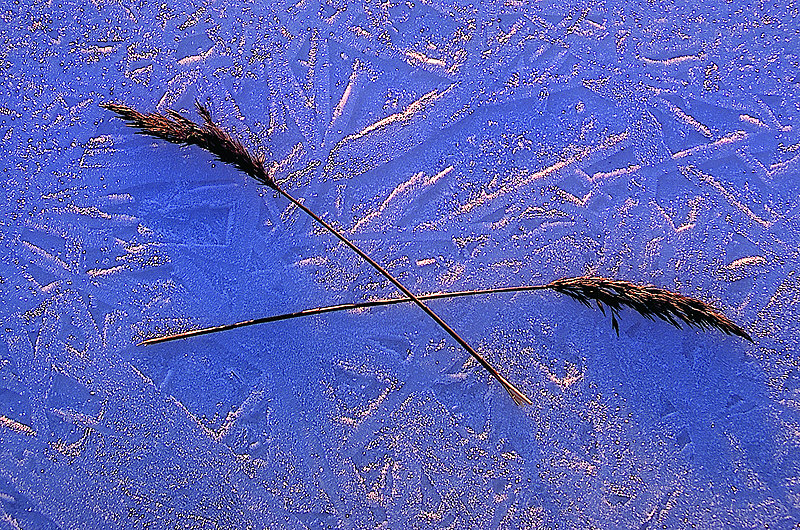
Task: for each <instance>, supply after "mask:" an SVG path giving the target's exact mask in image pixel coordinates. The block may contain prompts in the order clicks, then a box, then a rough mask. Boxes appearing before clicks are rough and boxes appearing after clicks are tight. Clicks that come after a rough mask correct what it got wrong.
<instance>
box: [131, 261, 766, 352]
mask: <svg viewBox="0 0 800 530" xmlns="http://www.w3.org/2000/svg"><path fill="white" fill-rule="evenodd" d="M545 289H551V290H554V291H556V292H559V293H562V294H566V295H568V296H571V297H572V298H575V299H577V300H578V301H580V302H581V303H583V304H584V305H586V306H588V307H589V308H591V307H592V304H591V301H592V300H594V301H595V302H596V304H597V307H598V308H599V309H600V310H601V311H603V312H604V313H605V309H604V306H605V305H607V306H608V307H609V308H610V309H611V318H612V320H611V325H612V326H613V328H614V330H615V331H616V332H617V335H619V321H618V320H617V317H618V315H619V309H620V308H621V307H622V306H628V307H630V308H632V309H634V310H635V311H638V312H639V313H640V314H642V315H644V316H645V317H647V318H648V319H650V320H654V318H653V317H658V318H660V319H662V320H665V321H666V322H669V323H670V324H672V325H674V326H675V327H677V328H680V327H681V325H680V323H679V322H678V321H677V320H676V318H677V319H678V320H681V321H683V322H685V323H686V324H688V325H689V326H690V327H697V328H700V329H711V328H715V329H718V330H721V331H723V332H724V333H727V334H729V335H737V336H739V337H742V338H745V339H747V340H749V341H751V342H752V341H753V339H752V338H750V335H748V334H747V332H746V331H745V330H743V329H742V328H741V327H739V326H738V325H736V324H735V323H733V322H732V321H731V320H730V319H729V318H728V317H726V316H725V315H723V314H721V313H718V312H717V311H716V310H715V309H714V308H713V307H711V306H710V305H709V304H707V303H705V302H703V301H702V300H698V299H696V298H689V297H687V296H683V295H681V294H678V293H675V292H672V291H668V290H666V289H661V288H659V287H653V286H650V285H637V284H635V283H631V282H626V281H621V280H609V279H607V278H600V277H587V276H583V277H577V278H563V279H560V280H556V281H554V282H551V283H548V284H543V285H522V286H516V287H496V288H492V289H476V290H471V291H456V292H449V293H432V294H425V295H419V296H418V298H419V299H420V300H440V299H443V298H458V297H462V296H476V295H487V294H500V293H517V292H523V291H542V290H545ZM406 302H411V299H410V298H384V299H380V300H370V301H367V302H357V303H350V304H338V305H330V306H323V307H314V308H311V309H303V310H301V311H295V312H292V313H284V314H281V315H272V316H268V317H262V318H256V319H252V320H245V321H242V322H236V323H234V324H223V325H220V326H212V327H208V328H201V329H195V330H190V331H183V332H181V333H175V334H173V335H164V336H160V337H151V338H149V339H145V340H143V341H142V342H140V343H139V345H140V346H146V345H150V344H159V343H161V342H169V341H172V340H178V339H187V338H190V337H197V336H199V335H208V334H210V333H219V332H221V331H228V330H231V329H237V328H243V327H247V326H255V325H257V324H266V323H268V322H278V321H281V320H289V319H292V318H298V317H305V316H311V315H321V314H323V313H334V312H338V311H349V310H352V309H367V308H371V307H379V306H388V305H395V304H402V303H406Z"/></svg>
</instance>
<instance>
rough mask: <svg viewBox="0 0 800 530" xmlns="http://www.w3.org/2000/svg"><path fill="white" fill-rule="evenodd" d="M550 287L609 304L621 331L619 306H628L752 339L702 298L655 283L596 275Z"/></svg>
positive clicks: (676, 321) (589, 304) (649, 314)
mask: <svg viewBox="0 0 800 530" xmlns="http://www.w3.org/2000/svg"><path fill="white" fill-rule="evenodd" d="M547 287H548V288H550V289H552V290H554V291H556V292H559V293H562V294H566V295H568V296H571V297H572V298H574V299H575V300H577V301H579V302H581V303H582V304H584V305H585V306H587V307H592V302H594V303H595V304H596V305H597V307H598V308H599V309H600V310H601V311H602V312H603V314H605V308H606V307H608V309H609V312H610V313H611V325H612V326H613V328H614V331H616V332H617V335H619V321H618V319H617V317H618V316H619V310H620V309H621V308H622V307H623V306H627V307H629V308H631V309H633V310H634V311H636V312H638V313H640V314H641V315H643V316H645V317H646V318H648V319H650V320H655V318H656V317H658V318H660V319H661V320H664V321H666V322H669V323H670V324H672V325H673V326H675V327H676V328H678V329H680V328H681V322H683V323H685V324H687V325H688V326H689V327H696V328H699V329H703V330H705V329H718V330H720V331H722V332H724V333H727V334H728V335H737V336H739V337H742V338H745V339H747V340H749V341H751V342H752V341H753V339H752V338H751V337H750V335H748V334H747V332H746V331H745V330H743V329H742V328H740V327H739V326H737V325H736V324H734V323H733V321H731V320H730V319H729V318H728V317H726V316H725V315H723V314H721V313H718V312H716V311H715V310H714V308H713V307H711V306H710V305H708V304H706V303H705V302H703V301H702V300H697V299H696V298H689V297H688V296H683V295H681V294H678V293H674V292H672V291H667V290H666V289H661V288H659V287H654V286H652V285H637V284H635V283H631V282H626V281H622V280H609V279H608V278H600V277H597V276H580V277H577V278H564V279H561V280H556V281H554V282H551V283H549V284H548V285H547Z"/></svg>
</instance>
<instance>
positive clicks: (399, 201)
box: [351, 166, 453, 233]
mask: <svg viewBox="0 0 800 530" xmlns="http://www.w3.org/2000/svg"><path fill="white" fill-rule="evenodd" d="M452 170H453V166H448V167H447V168H445V169H444V170H443V171H440V172H439V173H437V174H435V175H433V176H431V177H426V176H425V173H423V172H419V173H415V174H414V175H413V176H412V177H411V178H410V179H408V180H407V181H405V182H403V183H402V184H400V185H399V186H397V187H396V188H395V189H394V190H392V192H391V193H390V194H389V196H388V197H387V198H386V200H384V201H383V203H382V204H381V205H380V206H379V207H378V209H377V210H375V211H374V212H372V213H371V214H369V215H367V216H366V217H364V218H363V219H361V220H360V221H359V222H357V223H356V225H355V226H354V227H353V229H352V230H351V233H356V232H358V231H360V230H361V229H362V228H363V227H364V226H365V225H369V223H370V222H371V221H372V220H373V219H376V218H382V217H384V214H386V213H387V212H388V211H389V210H395V211H398V210H400V208H402V207H403V206H404V205H406V204H407V203H408V202H409V201H407V200H404V199H406V198H407V197H408V195H410V194H411V193H413V192H415V191H416V192H417V193H419V192H420V191H422V190H424V189H425V188H428V187H430V186H433V185H434V184H436V183H437V182H438V181H439V179H441V178H442V177H444V176H445V175H447V174H448V173H450V172H451V171H452ZM384 220H385V219H384Z"/></svg>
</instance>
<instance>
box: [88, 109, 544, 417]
mask: <svg viewBox="0 0 800 530" xmlns="http://www.w3.org/2000/svg"><path fill="white" fill-rule="evenodd" d="M195 104H196V106H197V112H198V113H199V114H200V116H201V117H202V118H203V122H204V123H203V124H202V125H198V124H196V123H194V122H193V121H191V120H189V119H187V118H184V117H183V116H181V115H180V114H179V113H178V112H176V111H174V110H169V111H167V114H158V113H142V112H139V111H137V110H135V109H132V108H130V107H128V106H127V105H121V104H118V103H106V104H103V105H101V106H102V107H103V108H105V109H108V110H110V111H112V112H115V113H116V114H118V115H119V116H120V117H122V118H123V119H124V120H125V121H127V122H128V125H130V126H131V127H134V128H136V129H138V132H139V133H140V134H145V135H148V136H154V137H156V138H161V139H162V140H166V141H168V142H172V143H176V144H184V145H196V146H198V147H200V148H202V149H205V150H206V151H209V152H211V153H212V154H214V155H215V156H216V157H217V158H218V159H219V160H220V161H221V162H224V163H226V164H232V165H234V166H236V167H237V168H238V169H240V170H241V171H242V172H244V173H246V174H248V175H250V176H251V177H253V178H254V179H256V180H257V181H259V182H260V183H262V184H265V185H267V186H269V187H271V188H272V189H273V190H275V191H276V192H278V193H279V194H280V195H283V196H284V197H286V199H288V200H289V201H290V202H291V203H292V204H294V205H295V206H297V207H298V208H299V209H300V210H302V211H303V212H305V213H306V214H307V215H309V216H310V217H311V218H312V219H314V220H315V221H317V222H318V223H319V224H321V225H322V226H323V227H325V229H326V230H328V231H329V232H330V233H331V234H333V235H334V236H336V237H337V238H338V239H339V240H340V241H341V242H342V243H344V244H345V245H347V246H348V247H350V249H352V250H353V251H354V252H355V253H357V254H358V255H359V256H361V258H362V259H364V260H365V261H366V262H367V263H369V264H370V265H371V266H372V267H373V268H374V269H375V270H376V271H378V272H379V273H380V274H382V275H383V276H384V277H385V278H386V279H387V280H389V281H390V282H392V284H394V286H395V287H397V288H398V289H399V290H400V292H402V293H403V294H404V295H405V296H407V297H408V298H409V299H410V300H411V301H412V302H414V303H415V304H416V305H417V306H418V307H419V308H420V309H422V310H423V311H424V312H425V313H426V314H427V315H428V316H429V317H430V318H431V319H432V320H433V321H434V322H436V324H438V325H439V327H441V328H442V329H443V330H444V331H446V332H447V333H448V334H449V335H450V336H451V337H452V338H453V339H454V340H455V341H456V342H458V344H459V345H460V346H461V347H462V348H464V349H465V350H466V351H467V352H468V353H469V354H470V355H472V356H473V357H474V358H475V360H477V361H478V363H480V365H481V366H483V367H484V368H485V369H486V370H487V371H488V372H489V373H490V374H491V375H492V376H493V377H494V378H495V379H496V380H497V381H498V382H499V383H500V384H501V385H502V386H503V388H504V389H505V390H506V391H507V392H508V394H509V395H510V396H511V398H512V399H513V400H514V402H515V403H517V404H518V405H530V404H532V403H533V402H532V401H531V400H530V399H529V398H528V397H527V396H526V395H525V394H524V393H522V392H521V391H520V390H519V389H518V388H516V387H515V386H514V385H513V384H511V383H510V382H509V381H508V380H506V378H505V377H503V376H502V375H501V374H500V372H498V371H497V369H496V368H495V367H494V366H492V365H491V364H490V363H489V362H488V361H487V360H486V359H484V358H483V356H481V355H480V354H479V353H478V352H477V351H476V350H475V349H474V348H473V347H472V346H470V345H469V343H468V342H467V341H465V340H464V339H463V338H462V337H461V336H460V335H459V334H458V333H456V331H455V330H454V329H453V328H451V327H450V326H449V325H448V324H447V323H446V322H445V321H444V320H442V319H441V317H439V315H437V314H436V313H434V312H433V310H431V309H430V308H429V307H428V306H427V305H425V304H424V303H423V302H422V301H421V300H420V299H419V298H418V297H417V296H416V295H414V293H412V292H411V291H410V290H408V289H407V288H406V287H405V286H404V285H403V284H401V283H400V282H399V281H398V280H397V279H396V278H395V277H394V276H392V275H391V274H390V273H389V272H388V271H387V270H386V269H384V268H383V267H382V266H381V265H380V264H378V262H376V261H375V260H373V259H372V258H371V257H370V256H369V255H368V254H367V253H366V252H364V251H363V250H361V249H360V248H359V247H357V246H356V245H355V244H354V243H353V242H352V241H350V240H349V239H347V238H346V237H345V236H344V235H343V234H342V233H341V232H339V231H338V230H337V229H336V228H334V227H333V226H331V225H330V224H329V223H327V222H325V221H324V220H323V219H322V218H321V217H319V216H318V215H317V214H316V213H314V212H313V211H311V210H310V209H309V208H308V207H307V206H306V205H305V204H303V202H302V201H300V200H298V199H296V198H295V197H293V196H292V195H291V194H289V193H288V192H286V191H285V190H284V189H282V188H281V187H280V186H279V185H278V183H277V182H276V181H275V180H274V179H273V178H272V177H271V176H269V175H268V174H267V172H266V171H265V170H264V160H263V159H262V158H257V157H255V156H253V155H252V154H250V152H248V151H247V149H246V148H245V147H244V146H243V145H242V143H241V142H239V141H238V140H235V139H234V138H231V136H230V135H229V134H228V133H226V132H225V131H224V130H222V129H221V128H220V127H219V126H218V125H217V124H215V123H214V122H213V121H212V119H211V113H210V112H209V111H208V109H206V108H205V107H203V106H202V105H201V104H200V103H199V102H195Z"/></svg>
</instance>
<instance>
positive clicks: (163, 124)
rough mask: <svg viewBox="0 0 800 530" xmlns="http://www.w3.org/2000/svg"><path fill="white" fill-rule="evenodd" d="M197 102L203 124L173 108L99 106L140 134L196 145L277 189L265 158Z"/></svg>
mask: <svg viewBox="0 0 800 530" xmlns="http://www.w3.org/2000/svg"><path fill="white" fill-rule="evenodd" d="M195 105H196V106H197V112H198V114H200V116H201V117H202V118H203V123H202V124H197V123H195V122H193V121H192V120H190V119H188V118H185V117H183V116H181V115H180V114H179V113H178V112H176V111H174V110H168V111H167V113H166V114H158V113H142V112H139V111H137V110H135V109H132V108H131V107H128V106H127V105H122V104H119V103H103V104H101V105H100V106H101V107H103V108H104V109H107V110H110V111H111V112H114V113H115V114H117V115H118V116H119V117H121V118H122V119H123V120H125V121H126V122H128V125H129V126H130V127H133V128H135V129H138V131H137V132H138V133H139V134H145V135H148V136H153V137H155V138H160V139H162V140H166V141H167V142H172V143H175V144H184V145H196V146H198V147H200V148H202V149H205V150H206V151H208V152H210V153H212V154H213V155H214V156H216V157H217V159H218V160H219V161H220V162H223V163H225V164H231V165H233V166H235V167H236V168H237V169H239V170H240V171H242V172H243V173H246V174H247V175H250V176H251V177H253V178H254V179H256V180H257V181H258V182H260V183H261V184H265V185H267V186H270V187H271V188H273V189H277V184H276V183H275V181H274V180H273V179H272V177H270V176H269V174H267V172H266V170H265V169H264V159H263V158H262V157H256V156H254V155H252V154H251V153H250V152H249V151H248V150H247V148H245V147H244V145H242V143H241V142H240V141H239V140H237V139H235V138H233V137H231V135H229V134H228V133H227V132H225V131H224V130H223V129H221V128H220V127H219V126H218V125H217V124H216V123H214V121H213V120H212V119H211V113H210V112H209V111H208V109H207V108H205V107H204V106H202V105H201V104H200V103H199V102H195Z"/></svg>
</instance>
